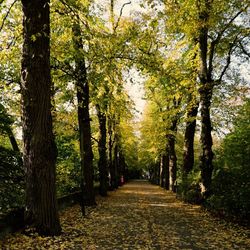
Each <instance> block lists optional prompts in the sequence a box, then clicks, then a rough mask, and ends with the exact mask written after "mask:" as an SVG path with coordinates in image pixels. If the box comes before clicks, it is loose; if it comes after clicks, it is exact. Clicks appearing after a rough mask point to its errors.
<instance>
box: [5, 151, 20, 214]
mask: <svg viewBox="0 0 250 250" xmlns="http://www.w3.org/2000/svg"><path fill="white" fill-rule="evenodd" d="M0 204H1V206H0V215H3V214H6V213H8V212H9V211H10V210H13V209H15V208H19V207H22V206H23V205H24V171H23V167H22V164H21V158H20V155H19V154H18V153H17V152H14V151H13V150H10V149H6V148H3V147H0Z"/></svg>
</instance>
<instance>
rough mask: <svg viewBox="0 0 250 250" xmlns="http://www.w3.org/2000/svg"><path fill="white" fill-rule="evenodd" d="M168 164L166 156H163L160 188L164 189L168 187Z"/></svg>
mask: <svg viewBox="0 0 250 250" xmlns="http://www.w3.org/2000/svg"><path fill="white" fill-rule="evenodd" d="M166 164H167V159H166V155H165V154H162V155H161V162H160V186H161V187H163V188H164V187H165V185H166V171H167V168H166Z"/></svg>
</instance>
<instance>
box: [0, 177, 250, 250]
mask: <svg viewBox="0 0 250 250" xmlns="http://www.w3.org/2000/svg"><path fill="white" fill-rule="evenodd" d="M97 203H98V206H97V207H88V208H87V209H86V216H84V217H83V216H82V215H81V209H80V206H79V205H74V206H72V207H69V208H67V209H65V210H64V211H62V212H61V213H60V219H61V225H62V229H63V232H62V234H61V235H60V236H54V237H41V236H39V235H38V234H37V233H35V232H32V231H31V232H28V233H27V232H26V233H24V232H17V233H15V234H9V235H7V236H6V237H5V238H4V239H3V240H2V241H0V249H3V250H5V249H6V250H7V249H8V250H9V249H10V250H15V249H17V250H20V249H23V250H25V249H38V250H40V249H51V250H57V249H60V250H61V249H62V250H64V249H65V250H71V249H72V250H78V249H79V250H81V249H86V250H92V249H93V250H96V249H105V250H106V249H107V250H109V249H110V250H119V249H121V250H126V249H129V250H130V249H131V250H136V249H143V250H147V249H173V250H174V249H190V250H196V249H197V250H202V249H204V250H208V249H213V250H214V249H218V250H222V249H228V250H231V249H240V250H244V249H250V230H249V229H247V228H244V227H241V226H237V225H235V224H232V223H227V222H225V221H223V220H219V219H218V218H215V217H213V216H211V215H210V214H209V213H207V212H205V211H204V210H202V209H201V207H200V206H197V205H190V204H185V203H183V202H181V201H179V200H177V199H176V197H175V195H174V194H173V193H171V192H169V191H166V190H163V189H162V188H160V187H158V186H155V185H151V184H149V183H148V182H146V181H132V182H129V183H127V184H126V185H124V186H123V187H121V188H119V189H118V190H116V191H114V192H110V193H109V195H108V197H106V198H103V197H99V196H98V197H97Z"/></svg>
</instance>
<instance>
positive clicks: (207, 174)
mask: <svg viewBox="0 0 250 250" xmlns="http://www.w3.org/2000/svg"><path fill="white" fill-rule="evenodd" d="M205 86H206V87H205V88H202V89H201V90H200V98H201V99H200V102H201V108H200V111H201V146H202V152H201V156H200V168H201V192H202V195H203V198H204V199H206V198H207V197H209V196H210V195H211V183H212V173H213V163H212V161H213V151H212V145H213V141H212V134H211V131H212V126H211V119H210V104H211V97H212V87H210V88H209V87H208V86H209V85H205Z"/></svg>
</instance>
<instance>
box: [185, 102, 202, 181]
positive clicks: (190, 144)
mask: <svg viewBox="0 0 250 250" xmlns="http://www.w3.org/2000/svg"><path fill="white" fill-rule="evenodd" d="M192 99H194V98H192V97H190V100H189V104H190V106H189V108H188V111H187V122H186V129H185V135H184V153H183V169H182V170H183V177H187V175H188V174H189V173H190V172H191V171H192V169H193V165H194V136H195V128H196V117H197V113H198V108H199V103H197V102H196V100H194V101H193V100H192Z"/></svg>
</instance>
